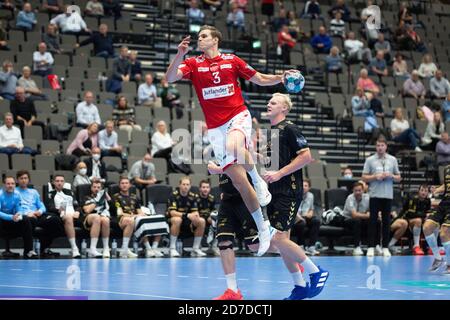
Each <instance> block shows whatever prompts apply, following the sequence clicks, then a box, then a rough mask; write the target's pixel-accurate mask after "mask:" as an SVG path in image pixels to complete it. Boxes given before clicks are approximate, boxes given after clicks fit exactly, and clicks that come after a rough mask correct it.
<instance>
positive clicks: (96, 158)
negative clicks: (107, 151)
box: [92, 153, 100, 161]
mask: <svg viewBox="0 0 450 320" xmlns="http://www.w3.org/2000/svg"><path fill="white" fill-rule="evenodd" d="M92 158H93V159H94V160H95V161H98V160H100V155H99V154H98V153H95V154H93V155H92Z"/></svg>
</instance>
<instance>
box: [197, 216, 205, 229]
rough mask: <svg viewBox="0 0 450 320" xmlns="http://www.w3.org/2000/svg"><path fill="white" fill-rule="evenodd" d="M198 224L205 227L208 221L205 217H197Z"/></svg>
mask: <svg viewBox="0 0 450 320" xmlns="http://www.w3.org/2000/svg"><path fill="white" fill-rule="evenodd" d="M197 225H198V226H199V227H205V226H206V221H205V219H204V218H198V219H197Z"/></svg>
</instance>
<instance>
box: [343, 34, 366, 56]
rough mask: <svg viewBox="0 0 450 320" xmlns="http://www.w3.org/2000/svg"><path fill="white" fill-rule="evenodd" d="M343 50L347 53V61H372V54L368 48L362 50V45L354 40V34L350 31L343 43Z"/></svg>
mask: <svg viewBox="0 0 450 320" xmlns="http://www.w3.org/2000/svg"><path fill="white" fill-rule="evenodd" d="M344 49H345V51H347V54H348V59H349V60H356V61H358V62H359V61H364V62H367V63H368V62H369V61H370V60H371V59H372V53H371V51H370V49H369V48H364V43H363V42H362V41H360V40H356V36H355V33H354V32H353V31H350V32H349V33H348V35H347V39H346V40H345V41H344Z"/></svg>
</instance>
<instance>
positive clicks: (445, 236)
mask: <svg viewBox="0 0 450 320" xmlns="http://www.w3.org/2000/svg"><path fill="white" fill-rule="evenodd" d="M440 236H441V241H442V242H447V241H450V228H449V227H446V226H442V228H441V232H440Z"/></svg>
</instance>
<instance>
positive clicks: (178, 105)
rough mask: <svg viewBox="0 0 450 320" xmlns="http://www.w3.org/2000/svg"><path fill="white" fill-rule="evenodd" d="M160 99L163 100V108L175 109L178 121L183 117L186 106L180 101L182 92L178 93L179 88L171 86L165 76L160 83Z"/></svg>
mask: <svg viewBox="0 0 450 320" xmlns="http://www.w3.org/2000/svg"><path fill="white" fill-rule="evenodd" d="M158 97H160V98H161V104H162V106H163V107H166V108H170V109H172V108H175V112H176V116H177V119H180V118H182V117H183V113H184V112H183V109H184V104H183V102H181V100H180V97H181V94H180V91H178V89H177V87H175V86H174V85H172V84H170V83H169V82H168V81H167V79H166V77H165V76H164V77H163V78H162V79H161V81H160V82H159V87H158Z"/></svg>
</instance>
